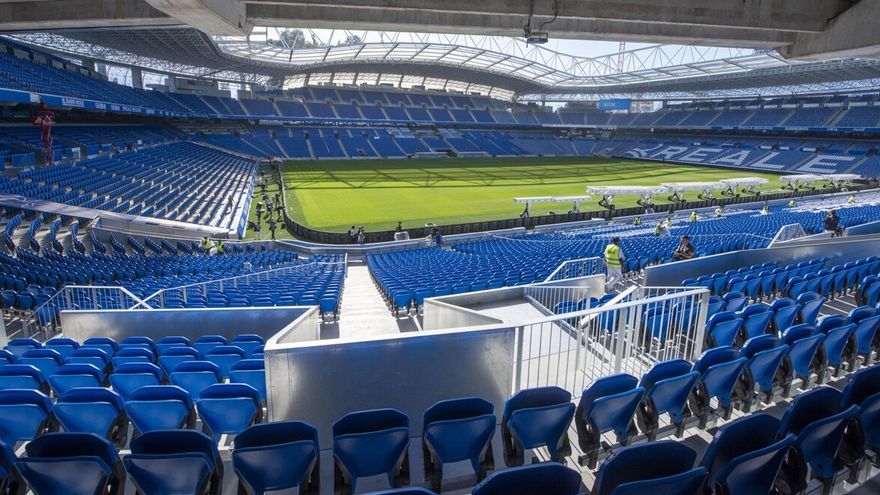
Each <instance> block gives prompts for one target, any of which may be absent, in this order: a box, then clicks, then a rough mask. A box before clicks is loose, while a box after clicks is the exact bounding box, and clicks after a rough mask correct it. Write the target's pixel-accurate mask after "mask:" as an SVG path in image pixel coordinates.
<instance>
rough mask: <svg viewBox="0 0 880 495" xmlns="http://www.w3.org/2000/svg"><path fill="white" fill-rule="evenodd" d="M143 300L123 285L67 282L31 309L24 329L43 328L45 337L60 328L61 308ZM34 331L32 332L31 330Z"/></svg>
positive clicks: (103, 306)
mask: <svg viewBox="0 0 880 495" xmlns="http://www.w3.org/2000/svg"><path fill="white" fill-rule="evenodd" d="M142 304H144V301H143V300H141V299H140V298H139V297H138V296H136V295H134V294H132V293H131V292H130V291H129V290H128V289H126V288H125V287H119V286H108V285H67V286H64V287H63V288H62V289H61V290H59V291H58V292H56V293H55V294H53V295H52V297H50V298H49V300H47V301H46V302H44V303H43V304H41V305H40V306H39V307H37V308H36V309H35V310H34V311H33V315H32V317H31V318H30V319H29V321H27V322H26V323H25V324H24V326H25V333H30V334H31V335H34V334H36V333H38V332H40V331H42V332H43V333H44V334H45V335H44V336H45V337H47V338H48V336H49V335H48V334H49V332H51V331H55V332H57V331H59V329H60V328H61V312H62V311H69V310H94V309H129V308H131V307H133V306H138V305H142ZM31 332H33V333H31Z"/></svg>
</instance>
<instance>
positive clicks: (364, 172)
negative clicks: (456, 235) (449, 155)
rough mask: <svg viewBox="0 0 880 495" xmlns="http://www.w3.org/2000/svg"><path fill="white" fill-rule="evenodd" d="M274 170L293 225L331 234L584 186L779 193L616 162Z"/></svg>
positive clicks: (487, 212) (473, 212) (382, 163)
mask: <svg viewBox="0 0 880 495" xmlns="http://www.w3.org/2000/svg"><path fill="white" fill-rule="evenodd" d="M280 167H281V174H282V178H283V180H284V183H285V187H286V188H287V195H288V196H287V200H288V208H289V213H290V214H291V215H292V216H293V218H294V219H295V220H296V221H298V222H300V223H302V224H304V225H306V226H308V227H311V228H314V229H320V230H326V231H336V232H344V231H346V230H348V228H349V227H350V226H352V225H357V226H360V225H364V226H365V228H366V229H367V230H370V231H379V230H391V229H393V228H394V226H395V225H396V224H397V221H398V220H400V221H402V222H403V225H404V227H421V226H424V224H425V223H427V222H432V223H435V224H438V225H444V224H453V223H465V222H479V221H486V220H500V219H506V218H516V217H517V216H519V214H520V212H521V211H522V209H523V207H524V206H523V205H519V204H516V203H514V202H513V198H515V197H525V196H572V195H582V194H586V193H585V187H586V186H588V185H592V186H603V185H604V186H610V185H657V184H660V183H663V182H707V181H714V180H719V179H725V178H733V177H746V176H748V177H753V176H757V177H765V178H768V179H770V180H771V182H770V184H767V186H765V187H764V189H765V190H777V189H779V187H780V184H779V182H778V181H777V180H775V178H776V176H775V175H772V174H761V173H755V172H752V171H745V170H729V169H722V168H713V167H704V166H703V167H701V166H691V165H678V164H669V163H650V162H639V161H630V160H620V159H616V158H511V159H505V158H477V159H463V158H461V159H436V160H435V159H431V160H428V159H422V160H333V161H290V162H285V163H283V164H281V166H280ZM273 194H274V193H273ZM697 194H698V193H697V192H691V193H688V199H693V200H696V199H697V198H696V196H697ZM599 199H601V198H593V200H592V201H590V202H587V203H581V211H590V210H594V211H598V210H601V209H602V208H601V207H600V206H599V205H598V204H597V202H598V200H599ZM637 199H638V197H637V196H618V197H617V198H616V199H615V204H616V205H617V207H618V208H625V207H630V206H635V205H636V200H637ZM655 202H657V203H663V202H666V198H665V197H663V198H661V197H655ZM570 208H571V204H568V203H546V204H539V205H535V206H533V208H532V215H542V214H546V213H548V212H549V211H555V212H566V211H568V210H569V209H570ZM251 215H252V216H251V218H252V219H254V218H255V215H254V214H253V212H251ZM264 230H265V229H264ZM264 234H265V233H264ZM279 234H280V232H279Z"/></svg>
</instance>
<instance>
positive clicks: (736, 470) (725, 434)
mask: <svg viewBox="0 0 880 495" xmlns="http://www.w3.org/2000/svg"><path fill="white" fill-rule="evenodd" d="M779 426H780V421H779V420H778V419H776V418H774V417H773V416H770V415H768V414H763V413H755V414H750V415H748V416H745V417H742V418H740V419H737V420H736V421H732V422H730V423H728V424H726V425H724V426H722V427H721V428H719V429H718V431H717V432H715V438H714V439H713V440H712V443H711V444H709V448H708V449H707V450H706V453H705V454H703V459H702V461H700V463H701V465H702V466H703V467H705V468H706V469H707V470H708V471H709V476H708V478H707V480H706V486H707V488H708V489H710V490H714V493H726V494H735V493H743V494H745V493H755V494H757V493H771V489H772V487H773V484H774V483H775V482H776V479H777V477H778V476H779V475H780V472H781V470H782V463H783V461H784V460H785V456H786V455H787V454H788V452H789V449H790V448H791V446H792V445H793V444H794V441H795V437H794V435H788V436H786V437H784V438H782V439H781V440H779V439H777V438H776V433H777V432H778V431H779Z"/></svg>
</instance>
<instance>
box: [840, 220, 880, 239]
mask: <svg viewBox="0 0 880 495" xmlns="http://www.w3.org/2000/svg"><path fill="white" fill-rule="evenodd" d="M867 234H880V221H877V222H868V223H863V224H861V225H854V226H852V227H849V228H847V229H846V235H847V236H853V235H867Z"/></svg>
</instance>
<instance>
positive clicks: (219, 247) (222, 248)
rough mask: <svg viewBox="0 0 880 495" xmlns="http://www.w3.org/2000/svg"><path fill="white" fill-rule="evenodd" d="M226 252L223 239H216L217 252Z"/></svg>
mask: <svg viewBox="0 0 880 495" xmlns="http://www.w3.org/2000/svg"><path fill="white" fill-rule="evenodd" d="M225 252H226V245H225V244H223V241H222V240H220V239H217V254H223V253H225Z"/></svg>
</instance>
